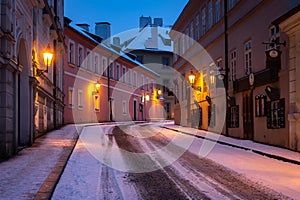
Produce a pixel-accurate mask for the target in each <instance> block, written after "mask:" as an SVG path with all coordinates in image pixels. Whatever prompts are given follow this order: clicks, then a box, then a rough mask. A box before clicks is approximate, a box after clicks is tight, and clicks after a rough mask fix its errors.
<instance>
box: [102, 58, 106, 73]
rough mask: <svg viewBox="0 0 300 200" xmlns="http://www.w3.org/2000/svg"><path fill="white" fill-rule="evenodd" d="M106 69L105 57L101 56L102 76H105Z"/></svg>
mask: <svg viewBox="0 0 300 200" xmlns="http://www.w3.org/2000/svg"><path fill="white" fill-rule="evenodd" d="M106 70H107V59H106V58H105V57H103V58H102V76H106Z"/></svg>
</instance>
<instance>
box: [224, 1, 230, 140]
mask: <svg viewBox="0 0 300 200" xmlns="http://www.w3.org/2000/svg"><path fill="white" fill-rule="evenodd" d="M227 31H228V18H227V0H226V1H224V36H225V39H224V40H225V59H224V61H225V77H224V87H225V94H226V97H225V99H226V114H225V116H226V117H225V120H226V123H225V135H226V136H228V135H229V133H228V117H229V116H228V102H227V101H228V99H227V96H228V72H229V63H228V33H227Z"/></svg>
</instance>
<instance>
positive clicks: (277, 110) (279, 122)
mask: <svg viewBox="0 0 300 200" xmlns="http://www.w3.org/2000/svg"><path fill="white" fill-rule="evenodd" d="M266 106H267V108H266V115H267V128H268V129H276V128H285V99H280V100H274V101H270V102H267V104H266Z"/></svg>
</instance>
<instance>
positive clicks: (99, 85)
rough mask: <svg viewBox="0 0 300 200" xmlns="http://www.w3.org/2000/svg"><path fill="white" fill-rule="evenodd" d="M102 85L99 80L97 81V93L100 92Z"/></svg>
mask: <svg viewBox="0 0 300 200" xmlns="http://www.w3.org/2000/svg"><path fill="white" fill-rule="evenodd" d="M100 87H101V84H100V83H99V81H97V83H96V84H95V88H96V90H95V92H96V93H99V92H100Z"/></svg>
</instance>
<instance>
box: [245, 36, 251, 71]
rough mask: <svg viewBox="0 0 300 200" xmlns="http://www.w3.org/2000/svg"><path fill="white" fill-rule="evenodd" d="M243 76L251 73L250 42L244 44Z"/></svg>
mask: <svg viewBox="0 0 300 200" xmlns="http://www.w3.org/2000/svg"><path fill="white" fill-rule="evenodd" d="M244 52H245V53H244V54H245V74H246V75H249V74H250V73H251V72H252V45H251V40H250V41H248V42H246V43H245V49H244Z"/></svg>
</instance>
